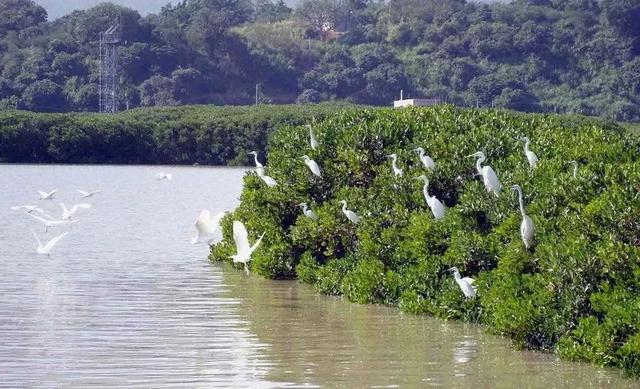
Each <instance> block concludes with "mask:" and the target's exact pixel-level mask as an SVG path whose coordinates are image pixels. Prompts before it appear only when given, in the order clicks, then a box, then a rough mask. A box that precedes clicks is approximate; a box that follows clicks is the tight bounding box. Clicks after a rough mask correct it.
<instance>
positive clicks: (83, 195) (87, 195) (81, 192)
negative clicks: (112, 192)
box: [76, 189, 101, 199]
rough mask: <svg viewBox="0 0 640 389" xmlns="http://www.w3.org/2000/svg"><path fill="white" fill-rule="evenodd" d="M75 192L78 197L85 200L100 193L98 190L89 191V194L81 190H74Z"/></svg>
mask: <svg viewBox="0 0 640 389" xmlns="http://www.w3.org/2000/svg"><path fill="white" fill-rule="evenodd" d="M76 190H77V191H78V193H80V196H81V197H82V198H83V199H86V198H89V197H93V195H94V194H97V193H100V192H101V191H100V190H93V191H90V192H87V191H85V190H81V189H76Z"/></svg>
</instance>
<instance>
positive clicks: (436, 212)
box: [415, 175, 445, 219]
mask: <svg viewBox="0 0 640 389" xmlns="http://www.w3.org/2000/svg"><path fill="white" fill-rule="evenodd" d="M415 179H416V180H423V181H424V187H423V188H422V193H423V194H424V199H425V200H426V201H427V205H428V206H429V208H431V213H433V217H434V218H436V219H442V218H443V217H444V213H445V207H444V204H442V202H441V201H440V200H438V198H437V197H436V196H429V179H428V178H427V176H424V175H422V176H420V177H415Z"/></svg>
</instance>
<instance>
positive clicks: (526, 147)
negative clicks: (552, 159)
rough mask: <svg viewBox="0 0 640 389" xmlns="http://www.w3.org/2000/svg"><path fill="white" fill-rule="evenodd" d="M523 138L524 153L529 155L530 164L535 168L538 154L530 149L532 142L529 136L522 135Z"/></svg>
mask: <svg viewBox="0 0 640 389" xmlns="http://www.w3.org/2000/svg"><path fill="white" fill-rule="evenodd" d="M522 140H523V141H524V155H526V156H527V161H529V166H531V167H532V168H535V167H536V164H537V163H538V156H537V155H536V153H534V152H533V151H531V150H529V144H530V143H531V142H530V141H529V138H527V137H526V136H524V137H522Z"/></svg>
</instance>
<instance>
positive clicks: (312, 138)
mask: <svg viewBox="0 0 640 389" xmlns="http://www.w3.org/2000/svg"><path fill="white" fill-rule="evenodd" d="M307 127H309V143H310V144H311V148H312V149H313V150H315V149H317V148H318V141H317V140H316V136H315V134H314V133H313V128H312V127H311V125H309V124H307Z"/></svg>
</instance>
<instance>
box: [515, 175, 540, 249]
mask: <svg viewBox="0 0 640 389" xmlns="http://www.w3.org/2000/svg"><path fill="white" fill-rule="evenodd" d="M511 190H513V191H517V192H518V201H519V202H520V213H521V214H522V224H520V236H522V241H523V242H524V247H525V248H526V249H527V250H528V249H529V247H531V245H532V244H533V235H534V232H535V229H534V227H533V220H531V218H530V217H529V216H527V214H526V213H525V212H524V203H523V201H522V188H521V187H520V185H514V186H512V187H511Z"/></svg>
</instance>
